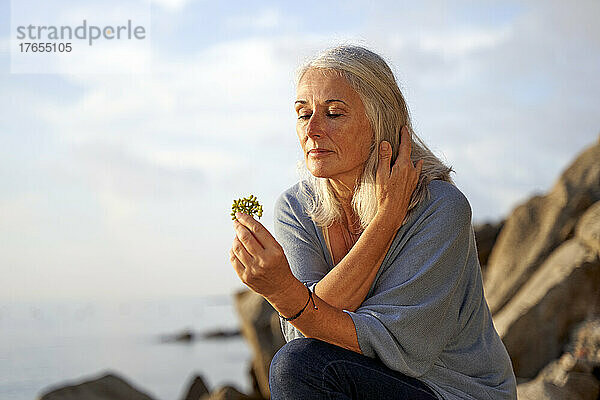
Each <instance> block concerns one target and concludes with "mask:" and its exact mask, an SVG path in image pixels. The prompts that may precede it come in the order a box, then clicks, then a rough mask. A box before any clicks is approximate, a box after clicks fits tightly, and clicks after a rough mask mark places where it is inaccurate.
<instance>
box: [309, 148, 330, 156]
mask: <svg viewBox="0 0 600 400" xmlns="http://www.w3.org/2000/svg"><path fill="white" fill-rule="evenodd" d="M325 153H331V150H326V149H310V150H309V151H308V154H315V155H316V154H325Z"/></svg>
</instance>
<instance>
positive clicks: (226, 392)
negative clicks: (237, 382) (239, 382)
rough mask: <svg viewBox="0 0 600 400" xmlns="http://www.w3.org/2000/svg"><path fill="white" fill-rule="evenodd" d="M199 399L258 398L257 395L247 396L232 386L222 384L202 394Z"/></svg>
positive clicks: (231, 399) (244, 399) (249, 399)
mask: <svg viewBox="0 0 600 400" xmlns="http://www.w3.org/2000/svg"><path fill="white" fill-rule="evenodd" d="M200 400H258V399H257V397H254V396H248V395H246V394H244V393H241V392H239V391H238V390H237V389H236V388H234V387H232V386H223V387H221V388H219V389H217V390H215V391H214V392H213V393H211V394H210V395H204V396H203V397H202V398H201V399H200Z"/></svg>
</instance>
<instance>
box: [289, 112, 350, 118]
mask: <svg viewBox="0 0 600 400" xmlns="http://www.w3.org/2000/svg"><path fill="white" fill-rule="evenodd" d="M342 115H343V114H334V113H328V114H327V116H328V117H329V118H337V117H341V116H342ZM311 116H312V114H303V115H298V119H310V117H311Z"/></svg>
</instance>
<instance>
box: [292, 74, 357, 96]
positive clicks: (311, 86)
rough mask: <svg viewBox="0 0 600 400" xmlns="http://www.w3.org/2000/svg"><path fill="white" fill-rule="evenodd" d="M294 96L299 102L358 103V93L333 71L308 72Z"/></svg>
mask: <svg viewBox="0 0 600 400" xmlns="http://www.w3.org/2000/svg"><path fill="white" fill-rule="evenodd" d="M296 95H297V98H298V99H299V100H300V99H301V100H306V101H309V102H312V101H313V100H314V101H317V102H319V101H325V100H329V99H339V100H344V101H346V102H356V101H359V102H360V97H359V95H358V93H357V92H356V91H355V90H354V89H353V88H352V86H350V84H349V83H348V81H347V80H346V79H345V78H344V77H342V76H340V75H339V74H337V73H336V72H335V71H324V70H316V69H311V70H308V71H307V72H306V73H305V74H304V76H303V77H302V79H301V80H300V82H299V83H298V87H297V89H296Z"/></svg>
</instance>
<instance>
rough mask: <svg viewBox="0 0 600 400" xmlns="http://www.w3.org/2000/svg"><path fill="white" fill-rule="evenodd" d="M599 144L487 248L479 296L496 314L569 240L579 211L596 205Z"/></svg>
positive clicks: (513, 219) (599, 193)
mask: <svg viewBox="0 0 600 400" xmlns="http://www.w3.org/2000/svg"><path fill="white" fill-rule="evenodd" d="M598 160H600V142H596V143H595V144H594V145H592V146H591V147H589V148H588V149H586V150H585V151H583V152H582V153H581V154H580V155H579V156H578V157H577V159H576V160H575V161H574V162H573V163H572V164H571V165H570V166H569V167H568V168H567V169H566V170H565V171H564V172H563V173H562V174H561V176H560V178H559V179H558V181H557V182H556V183H555V185H554V186H553V187H552V189H551V191H550V192H549V193H548V194H546V195H543V196H540V195H538V196H534V197H533V198H531V199H530V200H529V201H527V202H526V203H524V204H522V205H520V206H518V207H517V208H516V209H515V210H514V211H513V212H512V214H511V215H510V216H509V217H508V218H507V219H506V222H505V225H504V227H503V228H502V231H501V232H500V234H499V235H498V239H497V241H496V244H495V245H494V247H493V248H492V251H491V254H490V257H489V260H488V263H487V264H488V265H487V268H486V276H485V280H484V290H485V296H486V299H487V301H488V305H489V307H490V310H491V311H492V313H494V314H495V313H497V312H498V311H499V310H500V309H501V308H502V307H504V305H505V304H506V303H507V302H508V301H509V300H510V299H511V298H512V297H513V296H514V295H515V293H517V292H518V291H519V289H520V288H521V287H522V286H523V285H524V284H525V283H526V282H527V281H528V279H529V278H530V277H531V276H532V275H533V274H534V273H535V272H536V270H537V269H538V268H539V267H540V266H541V265H542V263H543V262H544V260H545V259H546V258H547V257H548V255H550V253H551V252H552V251H553V250H554V249H555V248H556V247H557V246H558V245H560V244H561V243H563V242H564V241H565V240H567V239H569V238H570V237H572V236H573V228H574V226H575V224H576V223H577V220H578V219H579V217H580V216H581V215H582V214H583V212H584V211H585V210H586V209H587V208H588V207H590V206H591V205H592V204H593V203H595V202H596V201H598V200H600V162H598Z"/></svg>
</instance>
